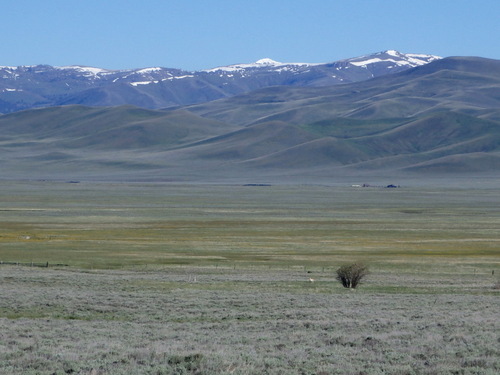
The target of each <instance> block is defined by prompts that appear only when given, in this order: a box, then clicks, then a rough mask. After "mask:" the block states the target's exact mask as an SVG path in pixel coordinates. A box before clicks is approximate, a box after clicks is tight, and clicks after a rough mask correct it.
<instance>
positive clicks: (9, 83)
mask: <svg viewBox="0 0 500 375" xmlns="http://www.w3.org/2000/svg"><path fill="white" fill-rule="evenodd" d="M439 58H440V57H438V56H433V55H421V54H404V53H400V52H397V51H393V50H389V51H384V52H379V53H375V54H371V55H366V56H361V57H356V58H351V59H346V60H340V61H336V62H332V63H322V64H311V63H282V62H277V61H274V60H272V59H269V58H264V59H261V60H258V61H256V62H255V63H245V64H235V65H229V66H223V67H216V68H213V69H207V70H202V71H197V72H189V71H185V70H181V69H171V68H162V67H152V68H141V69H129V70H108V69H101V68H95V67H86V66H78V65H75V66H62V67H53V66H48V65H36V66H19V67H9V66H0V112H1V113H8V112H14V111H19V110H23V109H28V108H34V107H47V106H57V105H65V104H83V105H90V106H113V105H122V104H132V105H136V106H139V107H144V108H166V107H173V106H178V105H186V104H194V103H201V102H205V101H211V100H215V99H220V98H224V97H229V96H233V95H237V94H241V93H244V92H249V91H252V90H256V89H259V88H263V87H268V86H276V85H287V86H290V85H291V86H327V85H336V84H343V83H350V82H356V81H362V80H367V79H370V78H374V77H378V76H381V75H385V74H391V73H397V72H400V71H403V70H406V69H409V68H413V67H416V66H420V65H423V64H427V63H429V62H431V61H434V60H436V59H439Z"/></svg>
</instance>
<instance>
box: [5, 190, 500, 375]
mask: <svg viewBox="0 0 500 375" xmlns="http://www.w3.org/2000/svg"><path fill="white" fill-rule="evenodd" d="M353 182H355V183H356V185H358V181H353ZM243 185H244V184H233V185H229V184H228V185H203V184H190V185H179V184H165V183H113V184H111V183H96V182H93V183H85V182H82V183H63V182H50V181H30V182H26V181H23V182H20V181H2V182H1V189H0V198H1V200H0V223H1V225H0V246H1V247H0V261H1V262H3V263H4V264H3V265H0V293H1V299H0V325H1V326H2V327H1V331H0V332H1V333H0V372H2V373H6V374H65V373H75V374H93V375H97V374H131V373H134V374H184V373H185V374H379V373H380V374H382V373H383V374H496V373H498V371H499V370H500V361H499V359H498V358H499V356H500V353H499V350H498V346H499V344H500V337H499V331H500V323H499V321H498V311H499V307H500V305H499V286H498V285H499V282H498V275H499V273H500V270H499V262H500V232H499V231H498V228H499V227H500V194H499V190H498V189H496V188H492V187H481V186H480V185H478V186H474V187H471V186H469V187H456V185H455V186H454V187H446V186H424V185H423V184H422V185H420V186H418V187H411V186H404V185H403V186H402V187H401V188H396V189H387V188H383V187H366V188H360V187H353V186H351V185H347V184H344V185H338V186H328V185H324V186H319V185H276V186H243ZM353 261H362V262H364V263H366V264H367V265H369V268H370V274H369V276H368V277H367V278H366V280H364V283H363V284H362V285H361V286H360V287H359V288H358V289H357V290H355V291H351V290H347V289H344V288H342V286H341V285H340V284H339V283H338V282H336V281H335V270H336V269H337V268H338V267H339V266H340V265H342V264H345V263H349V262H353ZM6 263H9V264H6ZM12 263H19V265H15V264H14V265H13V264H12ZM47 263H48V265H49V266H48V267H37V265H44V264H45V265H46V264H47ZM31 264H33V267H32V266H30V265H31ZM310 279H313V280H314V281H313V282H311V281H310Z"/></svg>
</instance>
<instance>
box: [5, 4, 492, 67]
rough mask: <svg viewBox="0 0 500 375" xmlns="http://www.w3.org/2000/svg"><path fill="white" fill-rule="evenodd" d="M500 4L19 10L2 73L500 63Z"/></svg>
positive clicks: (8, 9) (8, 32)
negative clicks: (388, 54) (411, 59)
mask: <svg viewBox="0 0 500 375" xmlns="http://www.w3.org/2000/svg"><path fill="white" fill-rule="evenodd" d="M499 15H500V1H499V0H342V1H337V0H307V1H306V0H297V1H295V0H183V1H181V0H163V1H161V0H140V1H132V0H86V1H78V0H45V1H40V0H15V1H14V0H12V1H5V2H4V4H2V6H1V7H0V17H1V19H0V31H1V32H0V46H1V48H2V53H1V54H0V65H7V66H17V65H35V64H49V65H56V66H63V65H87V66H95V67H101V68H108V69H126V68H142V67H152V66H163V67H170V68H181V69H186V70H201V69H208V68H212V67H216V66H221V65H229V64H233V63H243V62H253V61H256V60H258V59H261V58H264V57H269V58H272V59H274V60H277V61H282V62H312V63H316V62H330V61H335V60H339V59H343V58H349V57H355V56H360V55H364V54H368V53H372V52H378V51H383V50H387V49H396V50H398V51H400V52H406V53H429V54H435V55H440V56H456V55H462V56H464V55H470V56H483V57H489V58H494V59H500V16H499Z"/></svg>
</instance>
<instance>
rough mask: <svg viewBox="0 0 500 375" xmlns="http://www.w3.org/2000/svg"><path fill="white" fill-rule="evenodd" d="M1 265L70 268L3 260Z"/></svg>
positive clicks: (65, 265) (46, 263)
mask: <svg viewBox="0 0 500 375" xmlns="http://www.w3.org/2000/svg"><path fill="white" fill-rule="evenodd" d="M0 265H8V266H24V267H44V268H48V267H69V265H68V264H60V263H57V264H49V262H45V263H36V262H9V261H7V262H5V261H3V260H0Z"/></svg>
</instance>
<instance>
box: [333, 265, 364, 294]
mask: <svg viewBox="0 0 500 375" xmlns="http://www.w3.org/2000/svg"><path fill="white" fill-rule="evenodd" d="M366 275H368V267H367V266H366V265H364V264H363V263H353V264H346V265H344V266H342V267H340V268H339V269H338V270H337V280H338V281H340V282H341V283H342V285H343V286H344V288H353V289H354V288H356V287H357V286H358V285H359V283H360V282H361V280H362V279H363V278H364V277H365V276H366Z"/></svg>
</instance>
